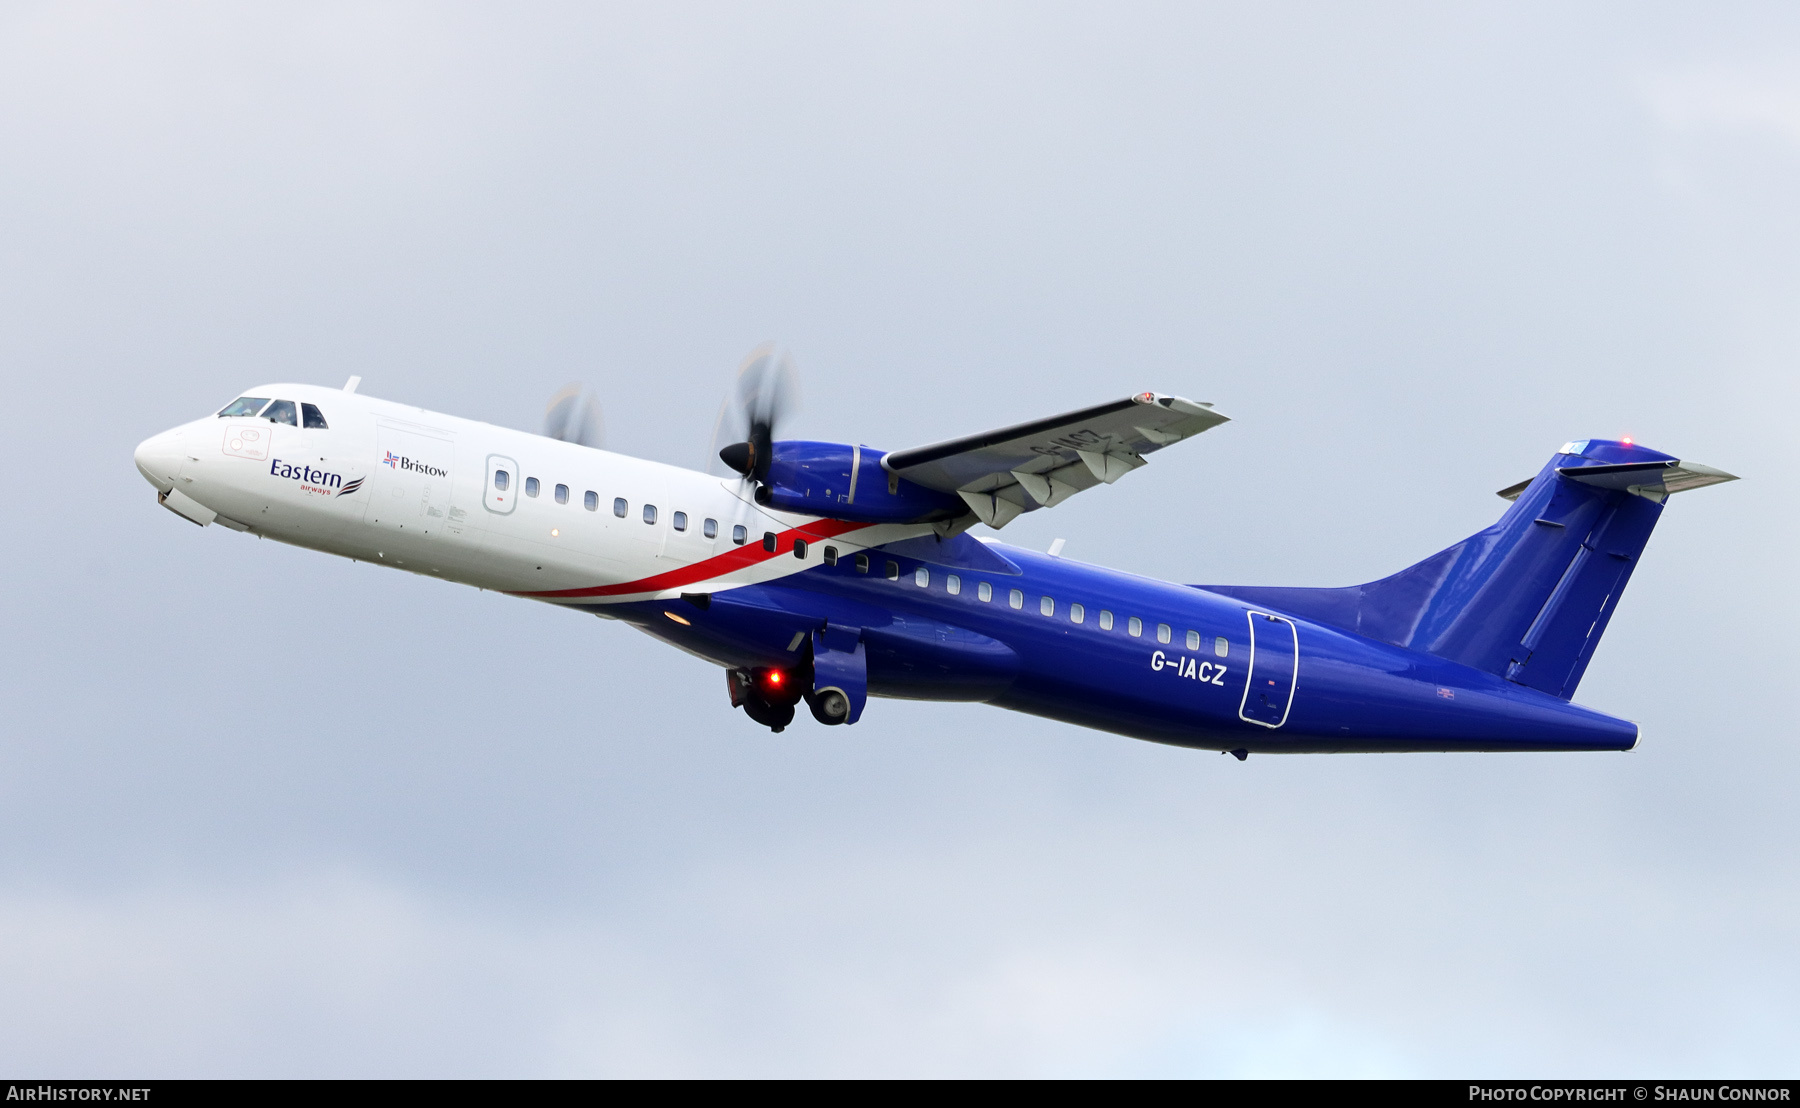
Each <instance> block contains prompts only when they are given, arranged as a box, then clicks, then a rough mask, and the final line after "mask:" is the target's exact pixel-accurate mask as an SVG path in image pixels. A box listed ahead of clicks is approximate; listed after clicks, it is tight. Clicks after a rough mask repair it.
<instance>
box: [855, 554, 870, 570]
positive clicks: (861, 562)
mask: <svg viewBox="0 0 1800 1108" xmlns="http://www.w3.org/2000/svg"><path fill="white" fill-rule="evenodd" d="M856 572H858V573H867V572H869V556H868V555H867V554H858V555H857V556H856Z"/></svg>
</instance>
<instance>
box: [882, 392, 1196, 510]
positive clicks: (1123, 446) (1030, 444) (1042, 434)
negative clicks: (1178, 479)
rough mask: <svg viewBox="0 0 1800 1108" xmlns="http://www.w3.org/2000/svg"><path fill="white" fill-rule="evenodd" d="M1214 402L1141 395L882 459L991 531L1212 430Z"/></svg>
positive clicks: (1110, 480)
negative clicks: (956, 500) (950, 497)
mask: <svg viewBox="0 0 1800 1108" xmlns="http://www.w3.org/2000/svg"><path fill="white" fill-rule="evenodd" d="M1226 421H1227V417H1225V416H1223V415H1220V414H1219V413H1218V412H1215V411H1213V410H1212V405H1210V404H1204V403H1198V402H1195V401H1192V400H1184V399H1182V398H1181V397H1179V396H1164V395H1161V394H1159V393H1150V392H1143V393H1139V394H1137V395H1136V396H1132V397H1127V398H1126V399H1124V400H1117V401H1114V402H1112V403H1110V404H1100V405H1096V406H1095V407H1092V408H1083V409H1082V410H1080V411H1076V412H1068V413H1065V414H1063V415H1059V416H1051V417H1050V418H1048V419H1040V420H1035V421H1033V422H1031V423H1021V424H1018V425H1016V426H1013V427H1002V428H1000V429H999V430H995V431H985V432H983V433H981V434H978V435H969V436H966V437H964V438H960V439H952V440H950V441H948V442H940V443H936V444H933V445H931V446H920V447H914V448H913V449H911V450H896V451H894V452H893V453H892V454H889V455H887V456H886V457H885V458H883V459H882V462H881V464H882V467H883V468H884V469H886V470H887V471H888V472H889V473H891V474H893V475H895V476H898V477H904V478H905V479H906V480H908V481H911V482H913V483H914V484H917V485H922V486H924V487H925V488H928V489H936V490H938V491H939V492H946V493H954V494H956V495H958V496H960V497H961V498H962V499H963V501H964V502H965V503H967V504H968V505H969V507H970V509H972V510H973V511H974V512H975V514H976V515H977V516H978V517H980V519H981V521H982V522H983V523H985V524H987V525H988V526H990V527H1004V526H1005V525H1006V524H1008V523H1010V522H1012V521H1013V520H1014V519H1016V518H1017V517H1018V516H1019V515H1020V514H1022V513H1024V512H1032V511H1036V510H1037V509H1039V508H1050V507H1054V506H1056V505H1057V504H1060V503H1062V502H1063V501H1064V500H1067V499H1068V498H1069V497H1071V496H1073V495H1075V494H1076V493H1078V492H1082V491H1085V490H1087V489H1091V488H1093V487H1094V486H1095V485H1099V484H1108V485H1110V484H1112V483H1113V482H1114V481H1117V480H1118V479H1119V478H1121V477H1123V476H1125V475H1126V474H1127V473H1130V472H1131V471H1132V470H1134V469H1136V468H1138V467H1139V466H1141V465H1143V464H1144V456H1145V455H1147V454H1151V453H1154V452H1155V451H1158V450H1161V449H1162V448H1163V447H1165V446H1172V445H1174V444H1175V443H1178V442H1180V441H1181V440H1183V439H1186V438H1191V437H1192V436H1194V435H1197V434H1199V433H1200V432H1202V431H1205V430H1208V429H1210V428H1213V427H1217V426H1218V425H1219V424H1221V423H1224V422H1226Z"/></svg>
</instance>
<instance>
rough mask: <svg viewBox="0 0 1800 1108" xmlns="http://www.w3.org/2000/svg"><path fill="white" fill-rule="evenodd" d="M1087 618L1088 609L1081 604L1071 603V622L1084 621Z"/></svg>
mask: <svg viewBox="0 0 1800 1108" xmlns="http://www.w3.org/2000/svg"><path fill="white" fill-rule="evenodd" d="M1086 620H1087V609H1086V608H1083V607H1082V606H1081V605H1079V604H1071V605H1069V622H1070V623H1082V622H1085V621H1086Z"/></svg>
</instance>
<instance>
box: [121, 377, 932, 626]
mask: <svg viewBox="0 0 1800 1108" xmlns="http://www.w3.org/2000/svg"><path fill="white" fill-rule="evenodd" d="M247 395H250V396H255V397H262V398H271V399H282V400H289V401H292V402H294V405H295V406H298V405H301V404H308V405H312V406H313V407H315V408H316V409H317V410H318V411H319V412H320V413H322V415H323V417H324V421H325V423H326V424H327V426H326V427H324V428H318V427H305V426H300V425H297V424H296V425H288V424H285V423H275V422H270V421H269V420H267V419H264V418H261V417H259V416H244V417H218V416H208V417H207V418H205V419H200V420H195V421H194V422H192V423H188V424H184V425H182V426H180V427H176V428H174V429H172V430H169V431H166V432H164V433H162V434H160V435H157V436H155V437H153V438H150V439H148V440H146V441H145V442H144V443H143V444H141V445H140V446H139V447H138V449H137V453H136V460H137V464H138V468H139V469H140V470H141V471H142V472H143V474H144V476H145V477H146V478H147V479H148V480H149V481H150V482H151V484H153V485H155V486H156V488H157V490H158V492H159V493H161V494H163V499H164V503H165V505H167V506H169V507H171V508H173V509H175V510H177V511H178V512H180V513H181V514H183V515H186V516H187V517H188V518H190V519H193V520H194V521H195V522H197V523H205V522H214V521H216V522H218V523H220V524H222V525H224V526H227V527H230V528H233V529H235V530H245V531H250V532H253V533H255V534H258V535H261V536H265V537H267V538H271V539H277V540H280V541H282V542H287V543H293V544H294V545H297V546H304V547H309V548H311V549H315V550H322V551H326V552H328V553H332V554H338V555H342V556H344V557H347V558H354V559H356V560H359V561H369V562H376V563H379V564H382V565H388V566H393V567H395V568H397V569H404V570H408V571H410V572H413V573H422V574H428V575H431V576H434V577H442V578H444V579H446V580H451V581H458V582H461V583H464V584H469V585H475V586H477V587H480V588H484V589H494V590H499V591H505V592H512V593H522V594H544V593H552V592H557V591H562V590H577V589H579V590H593V589H596V588H600V587H604V588H606V590H607V591H606V595H601V596H588V597H584V598H583V603H584V606H593V605H599V604H606V603H611V602H621V601H630V600H645V599H655V598H658V597H664V596H674V595H677V594H679V593H680V592H682V591H683V586H685V587H686V588H687V589H697V590H702V591H708V592H714V591H719V590H721V589H727V588H731V587H734V586H737V585H743V584H750V583H755V582H761V581H768V580H771V579H773V578H777V577H782V576H786V575H788V574H791V573H794V572H796V571H799V570H802V569H805V568H806V567H807V565H808V564H809V563H810V564H815V565H816V564H817V563H818V561H819V559H820V557H821V556H822V551H821V550H820V549H819V548H818V547H817V546H812V547H810V548H808V550H807V553H806V555H805V557H801V558H790V557H782V558H775V559H763V560H760V561H757V562H755V563H753V564H748V565H721V566H719V567H718V568H719V569H720V570H721V572H719V573H717V574H714V573H710V572H706V573H705V574H704V576H703V577H702V578H701V579H700V580H698V581H695V580H688V579H686V578H691V577H692V576H693V574H692V572H691V570H692V569H693V568H702V569H703V570H704V568H705V567H703V566H702V563H706V562H708V561H709V560H710V559H716V558H717V557H718V556H719V555H721V554H725V553H728V552H730V551H731V550H733V549H734V548H737V547H742V546H746V545H751V546H754V545H757V544H760V543H761V542H762V541H763V536H764V534H765V533H769V532H775V533H778V534H785V533H787V532H789V531H791V530H792V529H794V528H796V527H801V526H804V525H806V524H807V523H809V522H812V521H814V520H815V518H816V517H811V516H801V515H792V514H789V513H785V512H776V511H771V510H769V509H766V508H762V507H760V506H758V505H757V504H755V503H754V502H753V501H752V500H750V499H749V497H748V492H749V489H748V487H747V486H746V485H745V484H744V483H742V482H740V481H739V480H738V479H737V478H735V477H733V478H726V479H721V478H719V477H714V476H710V475H708V474H705V473H700V472H697V471H694V470H689V469H682V468H680V467H678V466H671V465H664V464H662V463H659V462H651V461H645V460H642V459H639V458H632V457H627V456H625V455H621V454H614V453H611V452H608V451H605V450H595V449H591V448H589V447H584V446H578V445H575V444H572V443H566V442H559V441H557V440H555V439H550V438H545V437H543V436H541V435H533V434H528V433H526V432H523V431H515V430H511V429H509V428H505V427H496V426H494V425H492V424H488V423H481V422H478V421H475V420H468V419H459V418H457V417H456V416H450V415H443V414H441V413H438V412H430V411H426V410H424V409H422V408H415V407H410V406H408V405H404V404H395V403H392V402H389V401H385V400H378V399H375V398H373V397H368V396H362V395H359V394H356V393H350V392H343V391H339V390H334V389H324V388H319V387H316V386H310V385H297V384H276V385H267V386H261V387H259V388H257V389H253V390H251V392H250V393H248V394H247ZM929 531H930V528H929V527H928V526H868V527H860V528H858V529H856V530H855V531H854V532H852V533H848V534H844V535H842V536H841V537H834V538H833V543H834V544H835V545H836V546H837V547H838V548H840V549H841V550H842V551H844V552H845V553H849V552H853V551H857V550H861V549H864V548H866V547H867V546H869V545H875V544H878V543H885V542H892V541H895V540H897V539H901V538H906V537H910V536H912V535H917V534H923V533H929ZM724 561H725V562H731V561H732V559H724ZM683 570H689V571H690V572H688V573H681V572H677V571H683ZM675 578H683V581H682V583H681V585H675V584H671V583H670V582H671V581H673V580H674V579H675ZM638 584H641V585H642V587H641V588H635V587H632V586H634V585H638ZM618 586H627V587H628V589H629V591H616V590H617V587H618ZM543 598H544V599H556V598H553V597H543Z"/></svg>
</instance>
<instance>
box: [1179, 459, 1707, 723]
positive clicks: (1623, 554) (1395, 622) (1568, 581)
mask: <svg viewBox="0 0 1800 1108" xmlns="http://www.w3.org/2000/svg"><path fill="white" fill-rule="evenodd" d="M1732 480H1736V478H1734V477H1733V476H1732V475H1731V474H1729V473H1725V472H1723V471H1721V470H1716V469H1712V468H1710V467H1707V466H1702V465H1696V464H1693V463H1691V462H1682V461H1679V460H1678V459H1675V458H1672V457H1670V456H1669V455H1667V454H1662V453H1659V452H1657V451H1654V450H1648V449H1646V448H1644V447H1641V446H1634V445H1632V444H1631V443H1630V442H1614V441H1609V440H1603V439H1586V440H1582V441H1580V442H1572V443H1569V444H1567V445H1566V446H1564V447H1563V448H1562V451H1561V452H1560V453H1558V454H1557V455H1556V456H1555V457H1553V458H1551V459H1550V462H1549V464H1548V465H1546V466H1545V467H1544V468H1543V470H1542V472H1540V473H1539V474H1538V475H1537V476H1536V477H1534V478H1532V479H1531V480H1530V481H1526V482H1522V483H1520V484H1518V485H1514V486H1512V487H1511V488H1508V489H1504V490H1502V491H1501V493H1500V495H1501V496H1503V497H1505V498H1506V499H1508V500H1511V501H1513V505H1512V507H1511V508H1509V509H1508V510H1507V512H1506V514H1505V515H1503V516H1501V517H1500V521H1499V522H1498V523H1496V524H1494V525H1493V526H1492V527H1489V528H1488V529H1487V530H1485V531H1482V532H1480V533H1479V534H1475V535H1471V536H1470V537H1469V538H1466V539H1464V540H1463V541H1462V542H1459V543H1457V544H1456V545H1455V546H1452V547H1450V548H1449V549H1448V550H1444V551H1441V552H1439V553H1437V554H1434V555H1433V556H1431V557H1429V558H1427V559H1425V560H1424V561H1422V562H1420V563H1419V564H1418V565H1415V566H1411V567H1409V568H1407V569H1403V570H1401V571H1400V572H1399V573H1396V574H1394V575H1393V576H1392V577H1384V578H1382V579H1381V580H1379V581H1372V582H1370V583H1369V584H1366V585H1352V586H1350V587H1348V588H1342V589H1286V588H1246V587H1240V586H1224V587H1216V586H1212V585H1207V586H1203V587H1204V588H1206V589H1208V590H1209V591H1212V592H1217V593H1223V594H1225V595H1227V596H1232V597H1236V598H1238V599H1240V600H1248V601H1251V602H1252V603H1256V604H1266V605H1268V606H1269V607H1271V608H1275V609H1278V610H1281V611H1285V612H1290V613H1292V614H1294V615H1298V616H1301V617H1304V618H1307V619H1312V620H1316V621H1318V622H1321V623H1327V624H1330V625H1332V626H1335V627H1341V628H1343V629H1345V630H1347V631H1354V632H1356V633H1357V634H1360V635H1366V636H1368V637H1370V638H1374V639H1380V640H1382V641H1384V642H1390V643H1394V644H1396V645H1398V646H1405V647H1411V648H1412V649H1414V650H1424V651H1428V652H1429V653H1432V654H1436V655H1438V656H1439V657H1443V658H1449V659H1451V660H1452V661H1457V662H1461V663H1463V664H1465V665H1469V666H1473V667H1474V668H1476V669H1480V670H1485V671H1487V672H1489V673H1495V674H1499V675H1501V676H1503V677H1505V678H1506V679H1507V680H1509V681H1513V682H1516V683H1517V684H1520V685H1525V686H1528V687H1530V688H1534V689H1539V690H1541V691H1543V692H1547V693H1550V694H1551V695H1553V696H1558V697H1561V698H1562V699H1564V700H1567V699H1569V698H1570V697H1571V696H1573V695H1575V687H1576V685H1578V684H1579V683H1580V682H1581V675H1582V674H1583V673H1584V672H1586V670H1587V666H1588V660H1589V659H1590V658H1592V657H1593V654H1594V648H1595V647H1596V646H1598V645H1599V643H1600V636H1601V635H1602V634H1603V633H1605V631H1606V625H1607V622H1608V621H1609V620H1611V618H1612V613H1613V609H1614V608H1615V607H1617V605H1618V603H1619V594H1620V593H1622V592H1623V591H1624V589H1625V585H1626V583H1627V582H1628V581H1630V580H1631V571H1632V569H1633V568H1635V567H1636V565H1637V560H1638V556H1639V555H1640V554H1642V553H1643V550H1644V544H1645V543H1646V542H1648V541H1649V539H1650V531H1651V530H1652V529H1653V528H1654V527H1655V526H1656V521H1657V518H1658V517H1659V516H1661V515H1662V509H1663V502H1664V501H1665V500H1666V499H1667V498H1668V495H1669V494H1670V493H1673V492H1682V491H1685V490H1687V489H1694V488H1701V487H1704V486H1706V485H1714V484H1718V483H1719V482H1721V481H1732Z"/></svg>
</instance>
